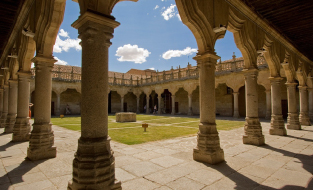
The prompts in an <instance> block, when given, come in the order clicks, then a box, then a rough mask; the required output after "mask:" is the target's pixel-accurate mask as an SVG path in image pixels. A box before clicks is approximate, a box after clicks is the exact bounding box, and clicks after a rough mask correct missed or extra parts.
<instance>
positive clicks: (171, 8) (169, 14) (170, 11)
mask: <svg viewBox="0 0 313 190" xmlns="http://www.w3.org/2000/svg"><path fill="white" fill-rule="evenodd" d="M175 7H176V5H173V4H171V6H169V7H168V8H167V9H165V11H164V12H162V16H163V18H164V19H165V20H169V19H170V18H172V17H173V16H175V15H176V11H175V10H174V9H175Z"/></svg>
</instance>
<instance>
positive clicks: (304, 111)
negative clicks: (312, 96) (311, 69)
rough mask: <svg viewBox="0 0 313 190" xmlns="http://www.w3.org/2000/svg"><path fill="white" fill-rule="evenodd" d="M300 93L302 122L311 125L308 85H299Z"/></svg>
mask: <svg viewBox="0 0 313 190" xmlns="http://www.w3.org/2000/svg"><path fill="white" fill-rule="evenodd" d="M298 88H299V93H300V116H299V120H300V124H301V125H306V126H310V125H311V121H310V118H309V113H308V112H309V109H308V90H307V86H299V87H298Z"/></svg>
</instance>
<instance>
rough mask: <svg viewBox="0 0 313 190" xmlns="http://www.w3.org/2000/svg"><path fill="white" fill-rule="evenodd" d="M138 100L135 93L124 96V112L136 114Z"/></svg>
mask: <svg viewBox="0 0 313 190" xmlns="http://www.w3.org/2000/svg"><path fill="white" fill-rule="evenodd" d="M136 109H137V98H136V95H135V94H134V93H133V92H128V93H127V94H126V95H125V96H124V112H136Z"/></svg>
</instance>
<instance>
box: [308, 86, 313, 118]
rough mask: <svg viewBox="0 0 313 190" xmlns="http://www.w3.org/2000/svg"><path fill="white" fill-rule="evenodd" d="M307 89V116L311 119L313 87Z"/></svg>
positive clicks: (312, 113)
mask: <svg viewBox="0 0 313 190" xmlns="http://www.w3.org/2000/svg"><path fill="white" fill-rule="evenodd" d="M308 91H309V117H310V119H311V121H313V88H308Z"/></svg>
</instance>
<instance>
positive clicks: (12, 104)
mask: <svg viewBox="0 0 313 190" xmlns="http://www.w3.org/2000/svg"><path fill="white" fill-rule="evenodd" d="M9 85H10V87H9V104H8V116H7V120H6V124H5V129H4V132H5V133H13V128H14V125H15V121H16V113H17V85H18V83H17V80H9Z"/></svg>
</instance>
